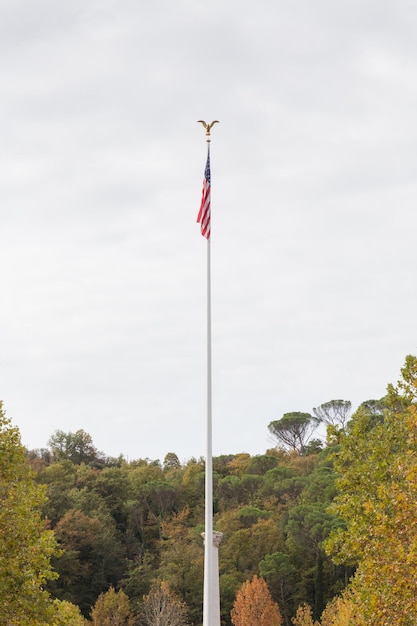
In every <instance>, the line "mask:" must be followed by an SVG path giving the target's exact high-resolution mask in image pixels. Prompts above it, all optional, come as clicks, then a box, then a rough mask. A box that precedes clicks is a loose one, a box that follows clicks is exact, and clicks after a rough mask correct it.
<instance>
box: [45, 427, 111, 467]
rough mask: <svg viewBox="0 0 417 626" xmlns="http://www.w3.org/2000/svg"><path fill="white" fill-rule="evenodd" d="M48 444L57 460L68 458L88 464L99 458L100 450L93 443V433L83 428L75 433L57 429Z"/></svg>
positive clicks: (75, 462)
mask: <svg viewBox="0 0 417 626" xmlns="http://www.w3.org/2000/svg"><path fill="white" fill-rule="evenodd" d="M48 445H49V447H50V448H51V451H52V454H53V455H54V457H55V459H56V460H57V461H61V460H65V459H66V460H68V461H71V463H74V464H75V465H80V464H81V463H86V464H87V465H88V464H89V463H94V462H97V461H98V459H99V452H98V450H97V448H96V447H95V446H94V444H93V439H92V437H91V435H89V434H88V433H86V432H85V430H82V429H80V430H77V432H75V433H71V432H69V433H65V432H64V431H63V430H56V431H55V433H54V434H53V435H52V436H51V437H50V439H49V441H48Z"/></svg>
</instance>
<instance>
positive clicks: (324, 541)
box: [0, 357, 417, 626]
mask: <svg viewBox="0 0 417 626" xmlns="http://www.w3.org/2000/svg"><path fill="white" fill-rule="evenodd" d="M416 394H417V359H416V358H415V357H407V359H406V363H405V366H404V368H403V370H402V372H401V379H400V381H399V383H398V384H397V385H396V386H393V385H389V386H388V389H387V395H386V396H385V397H384V398H382V399H378V400H368V401H364V402H363V403H362V404H361V406H360V407H359V409H358V410H357V411H356V412H355V413H354V414H352V409H351V404H350V402H349V401H345V400H332V401H327V402H325V403H323V404H322V405H321V406H320V407H316V408H313V409H312V412H311V414H309V413H300V412H293V413H287V414H285V415H283V416H282V417H281V419H278V420H276V421H273V422H271V424H270V425H269V431H270V433H271V434H272V435H273V437H274V438H275V441H276V447H274V448H272V449H270V450H267V451H266V452H265V454H262V455H256V456H251V455H249V454H246V453H244V452H242V453H241V454H231V455H222V456H219V457H215V458H214V459H213V483H214V527H215V528H216V529H217V530H219V531H221V532H222V533H223V539H222V543H221V546H220V549H219V576H220V596H221V616H222V623H223V624H224V625H225V626H229V625H230V624H233V625H234V626H246V624H247V626H252V624H253V620H254V619H255V618H254V616H253V614H252V613H251V611H253V610H255V609H254V607H257V608H256V611H257V614H256V615H257V617H256V616H255V617H256V620H255V621H259V623H261V622H262V623H263V624H265V626H279V625H280V624H284V625H285V626H290V625H291V624H295V625H296V626H297V625H298V626H331V625H334V626H344V625H347V624H349V625H353V626H355V625H358V626H359V625H361V626H362V625H364V624H370V625H375V626H376V625H378V626H385V625H388V624H394V623H395V624H397V625H399V626H401V625H402V624H403V625H404V626H406V625H408V624H410V625H411V624H415V623H417V602H416V600H415V598H416V596H417V593H416V592H417V578H416V571H417V567H416V566H417V511H416V507H417V504H416V503H417V493H416V490H417V487H416V485H417V481H416V479H417V461H416V458H417V456H416V453H417V436H416V426H417V395H416ZM1 420H2V421H1V424H0V446H1V458H0V493H1V497H2V512H1V513H0V536H1V538H2V539H1V544H0V550H1V552H0V580H1V583H0V585H2V598H3V599H4V598H5V597H7V602H6V601H4V602H2V605H3V606H2V608H1V609H0V610H1V611H3V614H4V615H3V614H1V618H2V619H0V622H1V623H5V624H23V625H24V624H31V625H33V624H39V625H43V624H45V626H46V624H52V625H56V626H61V625H62V626H64V625H65V624H68V625H69V626H79V625H85V624H91V623H92V624H102V625H106V624H120V625H125V626H128V625H130V626H134V625H136V624H140V625H141V626H142V625H143V626H156V624H158V625H160V626H164V624H167V625H168V624H173V625H174V626H185V625H186V624H190V625H196V626H198V625H199V624H201V622H202V595H203V557H204V550H203V541H202V538H201V532H202V531H203V530H204V472H205V464H204V459H195V458H193V459H190V460H188V461H187V462H186V463H180V461H179V459H178V457H177V456H176V454H175V453H174V452H171V453H169V454H167V455H166V456H165V458H164V459H163V461H160V460H150V459H137V460H134V461H129V462H128V461H127V460H126V459H124V458H123V457H119V458H111V457H107V456H106V455H105V454H103V453H101V452H99V451H98V450H97V449H96V448H95V446H94V442H93V440H92V438H91V436H90V435H89V434H88V433H86V432H85V431H83V430H79V431H77V432H75V433H71V432H67V433H66V432H62V431H56V432H55V433H53V434H52V435H51V437H50V439H49V441H48V442H47V445H46V447H45V448H44V449H41V450H30V451H29V450H26V451H25V450H24V448H23V447H22V445H21V443H20V437H19V433H18V430H17V429H16V428H15V427H13V426H12V425H11V423H10V421H9V420H8V419H7V418H6V417H5V415H4V412H1ZM319 424H324V425H325V427H326V430H327V438H326V440H324V441H322V440H320V439H315V438H314V436H315V432H316V431H315V429H316V427H317V426H318V425H319ZM5 507H6V508H5ZM6 511H7V512H10V511H11V513H6ZM28 581H32V584H31V585H30V584H29V583H28ZM34 607H36V614H35V613H33V611H35V608H34ZM174 616H175V621H174ZM25 620H26V621H25Z"/></svg>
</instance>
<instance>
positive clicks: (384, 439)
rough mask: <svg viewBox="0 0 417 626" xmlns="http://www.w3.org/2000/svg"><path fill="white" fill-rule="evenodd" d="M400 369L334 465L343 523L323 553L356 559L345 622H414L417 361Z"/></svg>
mask: <svg viewBox="0 0 417 626" xmlns="http://www.w3.org/2000/svg"><path fill="white" fill-rule="evenodd" d="M401 373H402V379H401V380H400V381H399V383H398V386H397V387H393V386H389V387H388V394H387V396H386V398H384V405H385V410H384V412H383V414H380V415H377V416H375V415H373V414H371V413H370V412H369V411H368V410H367V407H366V406H364V407H363V408H362V409H360V410H359V411H358V412H357V413H356V414H355V416H354V418H353V419H352V424H351V426H350V428H349V429H348V433H347V435H346V436H344V437H343V438H342V439H341V445H340V451H339V453H338V459H337V462H336V469H337V471H338V472H339V476H340V479H339V481H338V487H339V496H338V497H337V500H336V507H335V508H336V511H337V512H338V513H339V515H340V516H341V517H342V518H344V519H345V520H346V522H347V528H346V530H344V531H339V532H337V533H335V534H334V535H333V536H331V537H330V539H329V541H328V542H327V550H328V551H329V553H331V554H332V556H333V558H334V560H336V562H350V563H357V564H358V566H357V570H356V573H355V576H354V578H353V581H352V584H351V586H350V589H351V592H352V593H351V596H350V599H351V603H352V606H351V609H352V615H351V617H350V618H349V626H359V625H360V626H362V624H366V625H367V626H391V625H392V624H395V625H396V626H411V625H413V624H417V576H416V572H417V359H416V358H415V357H412V356H409V357H407V359H406V363H405V366H404V368H403V369H402V370H401ZM344 608H346V606H345V607H344ZM328 623H330V624H333V623H335V624H339V622H328ZM341 623H342V624H344V623H345V622H341Z"/></svg>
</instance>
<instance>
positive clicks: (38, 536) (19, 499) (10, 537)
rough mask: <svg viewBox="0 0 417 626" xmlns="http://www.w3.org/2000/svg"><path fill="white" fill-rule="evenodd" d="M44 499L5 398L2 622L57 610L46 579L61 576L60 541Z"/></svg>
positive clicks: (0, 436) (0, 480) (29, 624)
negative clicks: (57, 570)
mask: <svg viewBox="0 0 417 626" xmlns="http://www.w3.org/2000/svg"><path fill="white" fill-rule="evenodd" d="M44 502H45V489H44V488H43V487H41V486H39V485H37V484H36V483H35V481H34V479H33V474H32V470H31V469H30V467H29V465H28V464H27V463H26V459H25V449H24V447H23V446H22V444H21V441H20V434H19V431H18V429H17V428H15V427H13V426H12V424H11V422H10V420H9V419H8V418H6V416H5V413H4V411H3V406H2V403H1V402H0V538H1V539H0V597H1V601H0V624H7V625H10V626H17V625H19V626H35V625H38V624H41V623H43V622H47V621H48V620H49V619H50V617H51V615H52V611H53V605H52V603H51V601H50V596H49V594H48V593H47V592H46V591H45V589H44V585H45V583H46V582H47V581H48V580H51V579H53V578H54V577H55V574H54V572H53V571H52V568H51V563H50V559H51V557H52V556H53V555H54V554H56V553H57V546H56V542H55V538H54V535H53V533H52V531H50V530H46V528H45V523H44V521H43V520H42V519H41V516H40V512H39V507H40V506H41V505H42V504H43V503H44Z"/></svg>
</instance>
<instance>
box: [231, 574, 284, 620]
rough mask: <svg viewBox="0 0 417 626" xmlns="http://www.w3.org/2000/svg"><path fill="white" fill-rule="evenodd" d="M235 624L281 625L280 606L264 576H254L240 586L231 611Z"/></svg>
mask: <svg viewBox="0 0 417 626" xmlns="http://www.w3.org/2000/svg"><path fill="white" fill-rule="evenodd" d="M230 615H231V617H232V624H233V625H234V626H253V625H254V624H256V626H281V624H282V616H281V613H280V610H279V606H278V604H277V603H276V602H274V601H273V599H272V596H271V594H270V591H269V589H268V585H267V584H266V582H265V580H264V579H263V578H258V576H254V577H253V578H252V580H251V581H249V580H247V581H246V582H245V583H243V585H242V586H241V587H240V589H239V591H238V592H237V595H236V600H235V602H234V604H233V609H232V611H231V613H230Z"/></svg>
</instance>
